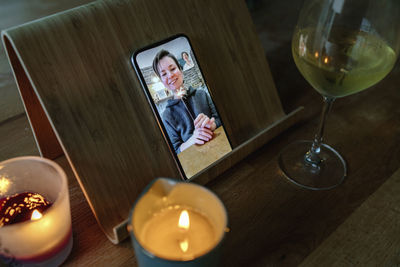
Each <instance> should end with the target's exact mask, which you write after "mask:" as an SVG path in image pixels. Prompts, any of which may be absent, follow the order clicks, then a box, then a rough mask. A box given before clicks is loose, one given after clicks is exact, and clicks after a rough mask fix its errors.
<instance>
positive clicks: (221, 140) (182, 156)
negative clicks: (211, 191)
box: [178, 126, 232, 178]
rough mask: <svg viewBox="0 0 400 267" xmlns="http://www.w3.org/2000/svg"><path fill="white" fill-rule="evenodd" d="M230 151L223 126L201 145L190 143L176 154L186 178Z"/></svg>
mask: <svg viewBox="0 0 400 267" xmlns="http://www.w3.org/2000/svg"><path fill="white" fill-rule="evenodd" d="M230 151H232V148H231V145H230V144H229V140H228V138H227V137H226V133H225V130H224V127H223V126H220V127H218V128H217V129H215V131H214V136H213V138H212V139H211V140H210V141H208V142H206V143H205V144H203V145H192V146H190V147H188V148H187V149H185V150H184V151H182V152H181V153H179V154H178V159H179V161H180V163H181V165H182V169H183V171H184V172H185V174H186V177H187V178H191V177H192V176H193V175H195V174H196V173H198V172H200V171H201V170H203V169H204V168H206V167H208V166H210V165H211V164H212V163H214V162H215V161H217V160H218V159H220V158H222V157H223V156H224V155H226V154H228V153H229V152H230Z"/></svg>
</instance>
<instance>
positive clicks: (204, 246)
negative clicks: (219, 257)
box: [140, 205, 218, 260]
mask: <svg viewBox="0 0 400 267" xmlns="http://www.w3.org/2000/svg"><path fill="white" fill-rule="evenodd" d="M184 210H187V212H188V215H189V222H190V224H189V226H188V227H187V228H184V227H182V226H179V218H180V215H181V213H182V211H184ZM140 239H141V241H142V245H143V246H144V247H145V248H146V249H147V250H148V251H150V252H152V253H153V254H155V255H156V256H159V257H162V258H165V259H170V260H191V259H194V258H196V257H198V256H201V255H203V254H205V253H207V252H208V251H209V250H211V249H212V248H213V247H214V246H215V245H216V243H217V242H218V240H217V236H216V233H215V227H214V226H213V225H212V224H211V223H210V221H209V220H208V219H207V217H206V216H205V215H203V214H201V213H200V212H197V211H195V210H194V209H192V208H188V207H182V206H179V205H177V206H174V207H173V206H170V207H168V208H165V209H162V210H160V211H158V212H156V213H154V214H153V216H152V217H151V218H150V219H149V220H148V221H147V222H146V223H145V224H144V227H143V230H142V233H141V235H140Z"/></svg>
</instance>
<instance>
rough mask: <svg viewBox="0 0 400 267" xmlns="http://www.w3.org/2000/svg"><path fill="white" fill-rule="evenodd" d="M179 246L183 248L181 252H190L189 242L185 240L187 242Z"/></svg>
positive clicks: (182, 242) (180, 243)
mask: <svg viewBox="0 0 400 267" xmlns="http://www.w3.org/2000/svg"><path fill="white" fill-rule="evenodd" d="M179 246H180V247H181V250H182V251H183V252H186V251H188V248H189V242H188V241H187V240H186V239H185V240H183V241H181V242H179Z"/></svg>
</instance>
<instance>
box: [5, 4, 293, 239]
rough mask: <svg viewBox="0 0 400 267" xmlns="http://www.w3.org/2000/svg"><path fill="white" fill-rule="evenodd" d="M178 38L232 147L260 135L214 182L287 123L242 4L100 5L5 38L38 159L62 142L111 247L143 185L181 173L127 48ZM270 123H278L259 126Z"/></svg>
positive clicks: (209, 173) (215, 171)
mask: <svg viewBox="0 0 400 267" xmlns="http://www.w3.org/2000/svg"><path fill="white" fill-rule="evenodd" d="M217 10H218V11H219V12H216V11H217ZM172 14H174V16H172ZM100 21H101V23H99V22H100ZM177 33H185V34H187V35H188V36H189V38H190V39H191V41H192V43H193V48H194V50H196V51H197V56H198V60H199V61H200V62H201V66H202V69H203V72H204V75H205V77H206V80H207V82H208V84H209V87H210V88H211V90H210V91H211V94H212V95H213V98H214V101H215V103H216V105H217V107H218V109H219V113H220V116H221V118H222V120H223V121H224V125H225V131H226V133H227V135H228V136H229V138H230V141H231V143H232V146H233V148H235V147H239V146H240V145H242V144H243V143H245V142H247V141H248V140H253V139H251V138H253V137H254V136H257V135H259V134H260V133H261V132H262V133H263V134H264V138H258V139H257V140H258V141H257V142H255V143H254V144H253V145H249V146H246V149H245V150H243V149H242V150H234V151H232V153H230V154H234V153H235V158H234V160H229V158H228V159H225V160H224V161H221V164H219V165H215V166H213V168H212V169H210V171H207V173H205V172H203V173H202V176H203V177H204V176H206V178H207V179H206V180H210V179H212V178H213V177H215V176H217V175H218V174H220V173H222V172H223V171H225V170H226V169H228V168H229V167H230V166H232V164H234V163H236V162H237V161H239V160H240V159H242V158H243V157H245V156H246V155H248V154H249V153H251V152H252V151H254V150H255V149H257V148H258V147H259V146H261V145H262V144H264V143H265V142H266V141H268V140H270V139H271V138H272V137H273V136H275V135H276V134H278V133H279V132H277V129H281V130H284V129H286V128H287V127H289V125H290V124H289V122H293V119H292V120H285V119H284V118H286V115H285V114H284V112H283V109H282V106H281V103H280V100H279V97H278V95H277V92H276V88H275V86H274V84H273V80H272V77H271V75H270V70H269V67H268V64H267V62H266V60H265V56H264V51H263V48H262V46H261V44H260V42H259V39H258V36H257V35H256V32H255V29H254V25H253V24H252V21H251V18H250V15H249V13H248V12H247V10H246V6H245V2H243V1H241V0H234V1H230V2H229V3H226V2H225V1H207V2H199V1H195V0H192V1H185V2H181V1H168V2H165V1H158V0H151V1H145V0H138V1H126V0H119V1H97V2H93V3H90V4H88V5H85V6H82V7H79V8H76V9H73V10H69V11H66V12H63V13H59V14H57V15H55V16H50V17H47V18H44V19H40V20H37V21H35V22H32V23H29V24H25V25H23V26H20V27H15V28H11V29H9V30H7V31H5V32H3V35H2V36H3V42H4V44H5V48H6V49H7V51H8V55H9V58H10V60H11V63H12V67H13V70H14V73H15V75H16V77H17V80H18V85H19V87H20V93H21V95H22V98H23V99H24V102H25V106H26V108H27V110H28V112H27V114H28V117H29V118H30V121H31V123H32V128H33V130H34V133H35V136H36V140H37V142H38V144H39V146H40V148H41V154H42V155H43V156H45V157H49V158H54V157H56V156H57V155H58V154H60V152H61V147H62V150H63V151H64V153H65V154H66V156H67V158H68V161H69V162H70V164H71V165H72V167H73V170H74V173H75V176H76V177H77V178H78V179H79V182H80V185H81V186H82V188H83V191H84V193H85V195H86V197H87V198H88V200H89V203H90V206H91V207H92V209H93V211H94V213H95V216H96V217H97V219H98V221H99V223H100V225H101V227H102V228H103V229H104V231H105V233H106V234H107V236H108V237H109V238H110V240H112V241H113V242H118V241H119V238H118V236H119V235H117V236H116V235H114V233H113V228H115V227H116V226H117V225H119V226H121V227H122V228H121V227H120V228H118V229H119V230H121V229H125V228H124V226H123V225H121V223H122V222H123V221H125V220H126V218H127V216H128V213H129V210H130V208H131V204H132V202H133V201H134V200H135V199H136V197H137V196H138V195H139V193H140V192H141V191H142V190H143V188H144V187H145V185H147V184H148V183H149V182H150V181H151V180H152V179H154V178H155V177H162V176H165V177H174V178H179V177H180V174H179V171H178V168H177V167H176V163H175V162H174V161H173V158H172V156H171V154H170V151H169V148H168V146H167V144H166V142H165V141H164V140H163V136H162V134H161V132H160V130H159V128H158V125H157V122H156V121H155V119H154V117H153V114H152V111H151V108H150V106H149V105H148V103H147V100H146V97H145V95H144V93H143V90H142V89H141V86H140V83H139V81H138V79H137V76H136V75H135V72H134V71H133V69H132V66H131V63H130V55H131V54H132V53H133V52H134V51H135V50H137V49H139V48H141V47H143V46H145V45H148V44H151V43H153V42H156V41H159V40H161V39H165V38H166V37H168V36H171V35H174V34H177ZM34 95H36V96H37V98H38V100H39V101H31V100H32V96H34ZM39 103H40V104H41V105H39ZM42 107H43V110H41V108H42ZM44 114H46V115H47V119H48V121H49V122H50V123H46V121H45V120H43V118H44V117H45V116H44ZM293 118H297V117H296V116H293ZM277 122H279V123H280V124H282V125H284V126H283V127H282V126H281V127H275V128H274V129H273V131H271V132H266V129H269V127H270V126H271V125H275V126H276V123H277ZM51 126H52V127H53V129H54V133H53V131H52V130H51ZM272 133H274V134H272ZM55 136H57V138H58V142H59V144H60V145H61V146H60V145H58V142H57V138H55ZM260 140H264V142H263V143H261V142H260ZM53 144H54V145H53ZM255 144H256V145H257V146H256V145H255ZM243 151H246V153H247V154H246V153H243ZM230 154H229V155H230ZM201 181H204V179H201ZM116 206H118V207H119V208H118V209H116V208H115V207H116ZM119 230H118V233H120V234H122V235H124V234H123V233H124V232H125V234H126V231H122V232H121V231H119Z"/></svg>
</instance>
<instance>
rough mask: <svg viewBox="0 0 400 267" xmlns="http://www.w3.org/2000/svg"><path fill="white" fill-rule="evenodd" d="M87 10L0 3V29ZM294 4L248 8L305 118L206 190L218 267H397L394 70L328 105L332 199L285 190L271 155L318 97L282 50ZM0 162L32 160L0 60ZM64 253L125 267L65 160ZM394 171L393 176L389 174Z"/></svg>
mask: <svg viewBox="0 0 400 267" xmlns="http://www.w3.org/2000/svg"><path fill="white" fill-rule="evenodd" d="M86 2H90V1H88V0H87V1H84V0H82V1H78V0H76V1H69V0H58V1H54V0H20V1H13V0H3V1H2V2H1V8H0V15H1V16H0V28H1V29H4V28H6V27H10V26H13V25H17V24H20V23H23V22H26V21H29V20H32V19H35V18H38V17H41V16H44V15H48V14H52V13H54V12H57V11H60V10H64V9H68V8H71V7H74V6H76V5H79V4H83V3H86ZM302 2H303V1H302V0H296V1H279V0H268V1H267V0H253V1H248V5H249V8H250V12H251V15H252V17H253V20H254V23H255V25H256V29H257V31H258V34H259V36H260V40H261V42H262V44H263V46H264V48H265V52H266V57H267V59H268V61H269V64H270V67H271V71H272V74H273V77H274V80H275V84H276V87H277V89H278V91H279V95H280V97H281V100H282V104H283V106H284V108H285V111H286V112H287V113H288V112H290V111H292V110H294V109H295V108H297V107H299V106H304V107H305V118H304V120H302V121H301V122H300V123H298V124H297V125H295V126H293V127H291V128H290V129H289V130H287V131H286V132H284V133H282V134H281V135H280V136H279V137H277V138H274V139H273V140H272V141H271V142H269V143H268V144H266V145H265V146H263V147H262V148H261V149H259V150H258V151H256V152H255V153H253V154H252V155H250V156H248V157H247V158H246V159H244V160H242V161H241V162H240V163H238V164H237V165H235V166H234V167H233V168H231V169H229V170H228V171H226V172H225V173H223V174H222V175H220V176H219V177H218V178H217V179H215V180H213V181H212V182H210V183H209V184H207V186H208V187H209V188H210V189H211V190H213V191H214V192H215V193H216V194H217V195H218V196H219V197H220V198H221V199H222V201H223V202H224V204H225V206H226V208H227V210H228V214H229V226H230V228H231V232H230V233H228V234H227V238H226V242H225V244H224V254H223V265H224V266H295V265H299V264H301V263H303V265H304V266H315V265H317V266H354V265H358V266H365V265H374V266H380V265H387V266H393V265H399V263H400V258H399V255H400V253H399V252H400V235H399V230H398V229H399V222H400V213H399V210H400V199H399V194H398V192H399V190H400V180H399V177H400V174H399V172H398V171H397V170H398V169H400V107H399V103H400V66H399V64H397V65H396V67H395V69H394V70H393V71H392V72H391V74H389V75H388V77H386V78H385V79H384V80H383V81H382V82H380V83H379V84H378V85H376V86H374V87H373V88H370V89H368V90H366V91H364V92H361V93H358V94H355V95H353V96H349V97H346V98H343V99H338V100H337V101H336V103H335V104H334V106H333V110H332V113H331V114H330V116H329V118H328V121H327V127H326V136H325V140H326V142H327V143H328V144H329V145H331V146H333V147H334V148H336V149H337V150H338V151H339V152H340V153H341V154H342V155H343V157H344V158H345V160H346V161H347V164H348V177H347V178H346V180H345V182H344V183H343V184H342V185H341V186H339V187H338V188H336V189H333V190H329V191H320V192H315V191H309V190H305V189H302V188H299V187H297V186H296V185H294V184H292V183H290V182H289V181H287V180H286V178H285V177H284V176H283V174H282V173H281V172H280V170H279V168H278V165H277V154H278V153H279V151H280V150H282V149H283V148H284V147H285V145H286V144H288V143H290V142H292V141H295V140H298V139H310V138H311V137H312V136H313V135H314V133H315V131H316V127H317V125H318V121H319V116H318V115H319V112H320V108H321V101H322V99H321V97H320V96H319V95H318V93H316V92H315V91H314V90H313V89H311V87H310V86H309V85H308V84H307V82H305V80H304V79H303V78H302V77H301V75H300V74H299V72H298V70H297V69H296V66H295V65H294V62H293V60H292V57H291V50H290V40H291V35H292V32H293V28H294V25H295V23H296V20H297V15H298V11H299V9H300V6H301V3H302ZM0 137H1V138H0V160H4V159H7V158H11V157H15V156H22V155H37V154H38V152H37V149H36V146H35V142H34V139H33V136H32V133H31V130H30V126H29V123H28V121H27V119H26V116H25V115H24V112H23V108H22V104H21V102H20V100H19V96H18V92H17V89H16V85H15V82H14V80H13V77H12V75H11V70H10V68H9V66H8V63H7V61H6V57H5V55H4V49H2V48H1V51H0ZM57 162H58V163H59V164H60V165H61V166H62V167H63V168H64V169H65V170H66V171H67V173H68V175H69V186H70V199H71V214H72V224H73V235H74V246H73V250H72V253H71V255H70V256H69V258H68V259H67V261H66V263H65V265H66V266H135V265H136V261H135V256H134V253H133V249H132V247H131V244H130V240H125V241H124V242H122V243H121V244H119V245H113V244H112V243H111V242H110V241H108V239H107V238H106V236H105V235H104V234H103V232H102V231H101V229H100V228H99V226H98V225H97V223H96V220H95V218H94V217H93V215H92V213H91V211H90V208H89V206H88V204H87V202H86V200H85V198H84V195H83V193H82V191H81V189H80V187H79V185H78V183H77V181H76V179H75V178H74V177H73V174H72V172H71V170H70V168H69V167H68V164H67V161H66V159H65V158H63V157H62V158H59V159H58V160H57ZM396 171H397V172H396Z"/></svg>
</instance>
